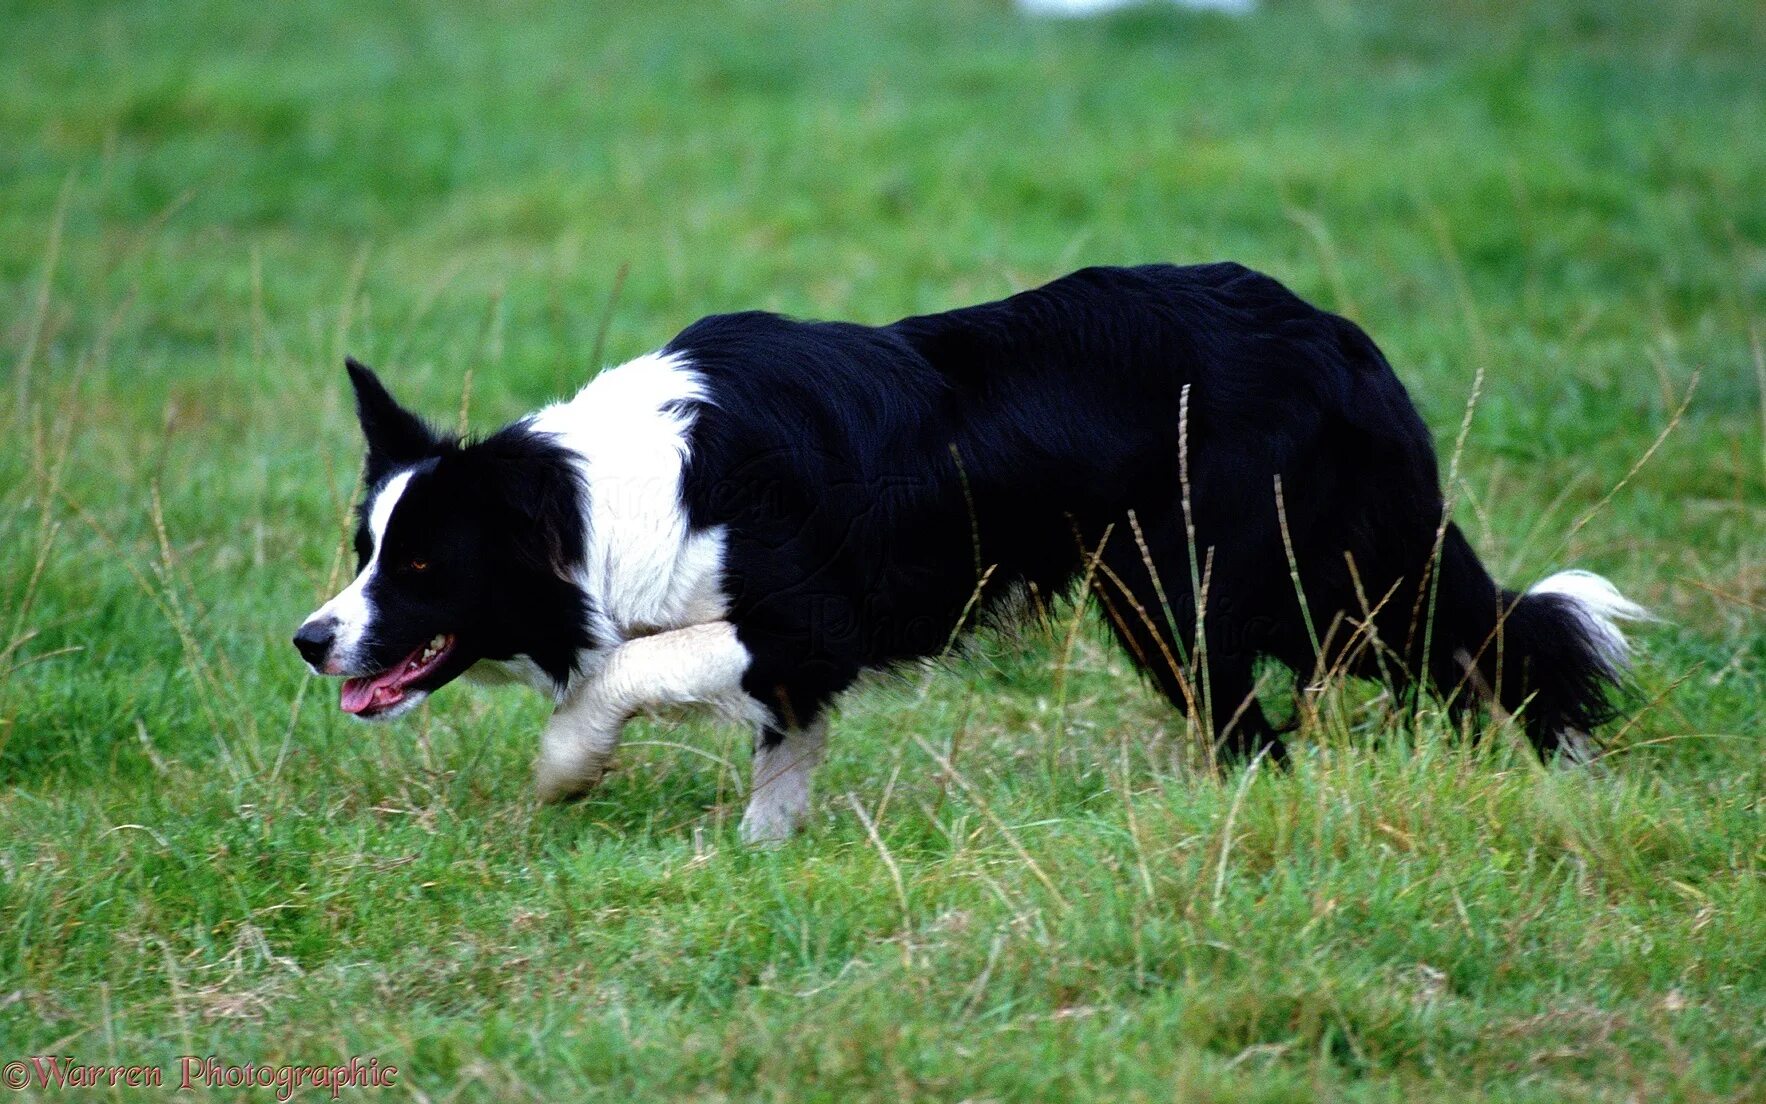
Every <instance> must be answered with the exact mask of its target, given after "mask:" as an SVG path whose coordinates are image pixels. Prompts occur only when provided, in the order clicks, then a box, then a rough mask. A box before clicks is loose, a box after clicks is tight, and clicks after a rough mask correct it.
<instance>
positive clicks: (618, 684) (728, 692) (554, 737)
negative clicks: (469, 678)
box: [534, 621, 769, 801]
mask: <svg viewBox="0 0 1766 1104" xmlns="http://www.w3.org/2000/svg"><path fill="white" fill-rule="evenodd" d="M749 661H750V657H749V654H748V649H747V648H745V647H743V646H742V642H741V641H740V640H738V639H737V638H736V630H735V627H734V626H732V625H731V624H730V623H729V622H727V621H713V622H710V623H707V624H703V625H691V626H688V627H687V628H684V629H675V630H673V631H670V632H662V633H657V634H656V635H654V636H642V637H639V638H637V639H636V640H630V641H627V642H626V643H624V644H622V645H620V646H619V647H618V648H615V649H614V650H613V652H612V654H611V655H609V656H608V657H607V659H606V661H605V662H604V663H602V664H601V665H600V667H599V668H597V669H596V670H595V671H594V673H593V674H592V675H588V676H585V677H584V679H583V681H582V684H581V685H579V686H576V687H573V688H572V689H571V692H570V693H569V694H568V695H567V696H566V697H565V699H564V701H563V702H562V703H560V704H559V706H558V709H557V711H556V712H555V713H553V714H552V720H551V721H550V722H549V723H548V724H547V725H546V731H545V733H544V734H543V735H542V736H541V738H540V757H539V760H538V761H537V762H536V763H535V764H534V782H535V785H536V787H537V788H538V791H539V796H540V800H542V801H562V800H564V799H567V798H571V797H576V796H578V795H580V794H582V793H584V792H586V791H587V790H589V789H591V788H593V787H594V786H595V784H596V783H598V782H600V780H601V776H602V775H603V774H604V773H606V770H607V764H608V762H609V761H610V760H611V759H612V758H613V752H614V750H615V749H616V748H618V747H619V735H620V729H621V728H622V727H624V725H625V722H626V720H627V719H628V718H630V717H631V716H632V715H633V714H634V713H639V712H643V711H646V710H651V709H666V708H670V707H675V706H690V705H704V706H710V707H712V708H713V709H716V710H718V711H719V712H722V713H724V714H726V715H729V716H732V717H735V718H738V719H741V720H743V721H746V722H748V723H750V724H754V725H759V724H760V723H762V722H763V721H764V719H765V718H766V717H767V716H769V713H768V711H767V710H766V709H765V708H764V707H763V706H762V705H761V704H760V703H759V702H757V701H755V700H754V699H753V698H751V697H749V696H748V694H747V693H745V692H744V691H743V689H742V676H743V675H744V674H745V673H746V672H747V670H748V666H749Z"/></svg>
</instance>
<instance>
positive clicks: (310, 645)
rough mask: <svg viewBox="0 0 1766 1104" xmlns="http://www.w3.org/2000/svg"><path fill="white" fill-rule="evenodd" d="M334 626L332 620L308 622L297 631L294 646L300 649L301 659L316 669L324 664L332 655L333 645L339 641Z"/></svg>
mask: <svg viewBox="0 0 1766 1104" xmlns="http://www.w3.org/2000/svg"><path fill="white" fill-rule="evenodd" d="M332 626H333V622H332V621H331V620H330V619H326V620H323V621H308V622H307V623H306V624H304V625H302V626H301V627H300V628H299V629H297V630H296V631H295V634H294V646H295V647H296V648H298V649H300V655H301V658H302V659H304V660H306V661H307V662H308V663H311V664H312V665H313V666H314V667H318V666H320V665H321V664H323V663H324V662H325V657H326V656H328V655H330V654H331V644H332V642H333V641H335V640H336V639H337V634H336V633H335V632H333V631H332Z"/></svg>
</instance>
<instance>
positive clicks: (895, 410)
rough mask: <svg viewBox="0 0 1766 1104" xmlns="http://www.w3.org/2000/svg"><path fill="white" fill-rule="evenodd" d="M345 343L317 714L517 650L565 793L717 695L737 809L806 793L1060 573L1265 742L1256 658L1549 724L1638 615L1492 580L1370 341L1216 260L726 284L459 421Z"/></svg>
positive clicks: (773, 833) (1596, 719)
mask: <svg viewBox="0 0 1766 1104" xmlns="http://www.w3.org/2000/svg"><path fill="white" fill-rule="evenodd" d="M349 373H350V380H351V382H352V383H353V384H354V387H355V393H356V403H357V410H358V414H359V416H360V419H361V424H362V431H363V434H364V435H365V436H366V438H367V473H366V480H365V485H366V487H367V492H366V496H365V498H364V499H363V501H362V504H361V509H360V524H359V525H358V527H357V530H356V536H355V544H356V555H357V558H358V561H359V567H360V571H359V574H358V575H357V576H356V578H355V580H354V581H353V582H351V583H350V584H349V586H348V587H346V588H345V589H344V590H343V591H342V592H341V593H340V594H338V595H337V596H336V597H334V598H332V599H331V600H330V601H328V602H326V603H325V604H324V605H323V606H322V607H320V608H319V610H318V611H316V612H315V613H314V614H313V615H312V616H311V617H310V618H308V619H307V621H306V623H305V624H303V625H302V626H301V627H300V630H299V632H298V633H297V634H296V635H295V638H294V642H295V645H296V647H298V648H299V650H300V653H301V655H302V656H303V657H305V659H306V661H307V662H308V663H309V664H310V665H311V666H312V668H313V670H314V671H316V672H318V673H321V674H326V675H341V676H344V677H345V681H344V683H343V691H342V707H343V709H344V710H345V711H347V712H349V713H352V714H355V715H356V716H358V717H394V716H397V715H399V714H401V713H404V712H407V711H409V710H410V709H412V708H413V707H414V706H415V705H416V704H417V703H418V702H420V701H422V700H423V699H424V697H425V696H427V695H428V694H430V693H431V692H433V691H434V690H436V689H437V688H439V687H441V686H442V685H444V684H445V683H447V682H449V681H450V680H452V679H454V678H455V677H456V676H458V675H461V674H464V673H467V672H468V671H470V672H473V673H474V674H475V675H477V676H481V677H482V676H487V675H488V676H495V677H498V678H509V677H514V678H516V679H519V680H521V681H525V682H528V683H530V684H532V685H534V686H537V687H539V688H540V689H542V690H544V691H545V692H546V693H549V694H551V695H552V697H553V698H554V700H555V702H556V711H555V712H554V713H553V714H552V717H551V720H550V722H549V723H548V724H547V726H546V730H545V733H544V735H543V736H542V738H541V746H540V755H539V759H538V762H537V765H536V777H537V782H538V788H539V794H540V796H541V798H543V799H545V800H559V799H564V798H569V797H573V796H576V795H580V794H582V793H583V792H585V791H586V790H587V789H588V788H589V787H591V786H593V785H595V783H596V782H597V781H598V780H599V779H600V778H601V776H602V773H603V772H604V771H605V769H606V768H607V765H608V761H609V759H610V758H611V756H612V755H613V753H614V750H615V747H616V746H617V745H618V743H619V736H620V729H621V727H622V725H623V724H624V723H625V721H626V720H627V719H628V718H629V717H631V716H632V715H634V714H635V713H638V712H643V711H648V710H652V709H658V708H666V707H672V706H682V705H703V706H710V707H712V708H714V709H716V710H719V711H721V712H722V713H724V714H725V715H727V716H729V717H732V718H735V719H739V720H740V721H742V722H744V723H746V724H748V725H750V726H751V727H752V729H753V732H754V779H753V785H752V793H751V797H750V800H749V804H748V808H747V811H746V813H745V815H744V817H743V821H742V830H743V835H744V837H745V838H746V839H749V840H753V841H771V840H778V839H782V838H784V837H786V836H788V835H789V834H790V833H791V831H792V830H793V829H794V828H795V827H796V826H797V825H798V823H799V822H800V821H801V819H802V818H803V815H804V812H805V809H806V806H807V804H808V801H809V792H810V775H811V772H812V771H813V769H814V767H815V765H816V763H817V761H818V760H819V759H820V758H821V755H822V745H823V736H824V732H825V729H826V723H827V722H826V714H827V710H828V706H829V703H830V701H831V700H832V699H833V698H834V697H835V696H836V695H837V694H839V693H840V692H841V691H842V690H844V689H845V688H846V687H847V686H849V685H850V684H851V683H852V682H853V681H854V679H856V678H857V677H858V676H859V674H860V673H861V672H863V671H866V670H870V669H876V668H886V667H889V666H891V665H894V664H900V663H903V662H906V661H911V660H915V659H919V658H922V657H928V656H935V655H938V654H940V653H942V652H943V651H944V650H945V649H946V648H947V647H948V646H949V645H950V643H951V641H952V640H953V639H955V638H956V637H957V636H958V635H960V634H961V633H962V632H963V631H964V630H967V629H969V628H972V627H973V626H974V625H976V624H977V623H978V622H983V621H986V620H987V619H988V618H989V617H993V618H995V619H997V618H1001V617H1005V616H1007V615H1008V614H1009V611H1011V610H1014V609H1022V608H1023V607H1024V606H1025V605H1026V604H1028V605H1029V606H1030V607H1031V608H1033V609H1034V608H1044V609H1046V608H1047V607H1046V603H1047V602H1049V601H1051V600H1057V599H1060V598H1061V597H1063V596H1068V595H1072V594H1073V593H1074V592H1075V591H1076V590H1078V589H1079V588H1080V586H1081V585H1082V583H1083V585H1085V586H1088V587H1090V588H1091V590H1092V591H1093V592H1094V593H1095V596H1096V598H1097V600H1098V602H1099V605H1100V607H1101V609H1102V611H1103V613H1104V615H1105V618H1106V620H1107V621H1108V623H1109V625H1110V628H1111V629H1112V630H1113V632H1114V633H1115V635H1116V637H1117V639H1118V640H1119V641H1120V642H1121V644H1122V646H1123V647H1124V648H1125V649H1126V650H1127V652H1128V654H1129V655H1130V656H1131V657H1132V658H1133V659H1134V661H1135V662H1136V663H1137V664H1138V665H1139V666H1140V668H1141V669H1142V670H1143V671H1145V673H1146V674H1147V675H1148V676H1149V677H1150V678H1151V679H1152V680H1153V681H1154V682H1155V683H1156V684H1157V685H1158V687H1159V688H1160V689H1161V690H1162V691H1163V692H1164V694H1165V695H1166V697H1167V698H1169V699H1170V701H1171V702H1172V703H1173V704H1174V705H1175V706H1176V707H1177V708H1178V709H1180V710H1182V711H1183V712H1184V713H1185V714H1186V715H1187V716H1189V717H1192V718H1195V719H1196V720H1197V721H1198V723H1199V724H1201V725H1202V726H1204V731H1208V732H1211V733H1212V734H1213V737H1214V739H1215V741H1216V745H1215V746H1216V749H1217V750H1218V751H1220V752H1221V753H1222V754H1223V755H1224V756H1227V757H1235V756H1236V757H1241V758H1242V757H1248V756H1252V755H1255V754H1258V753H1266V754H1269V755H1270V756H1272V757H1274V758H1276V759H1278V760H1279V759H1280V758H1281V757H1282V756H1283V754H1284V749H1283V746H1282V743H1281V740H1280V736H1279V734H1278V733H1277V732H1276V730H1275V729H1273V728H1272V727H1271V725H1270V724H1269V722H1268V721H1267V720H1266V719H1265V717H1264V714H1263V711H1262V710H1261V709H1260V708H1259V706H1258V703H1257V699H1256V697H1255V696H1254V695H1253V693H1252V665H1253V662H1254V661H1255V660H1256V659H1257V657H1259V656H1271V657H1274V658H1275V659H1277V660H1279V661H1280V662H1282V663H1285V664H1286V665H1288V666H1289V667H1291V668H1293V669H1294V670H1295V671H1297V672H1299V673H1301V674H1302V676H1305V675H1307V674H1308V673H1310V672H1313V671H1315V670H1319V669H1321V668H1322V669H1332V668H1335V669H1341V670H1345V671H1347V672H1349V673H1350V674H1353V675H1356V676H1361V677H1367V678H1380V679H1383V680H1385V681H1386V682H1387V683H1389V684H1391V685H1393V687H1394V689H1396V690H1399V691H1402V692H1408V691H1414V690H1428V691H1431V692H1433V693H1435V694H1438V695H1439V696H1440V697H1442V698H1443V699H1445V700H1446V702H1447V704H1448V708H1449V709H1450V711H1455V712H1458V711H1463V710H1465V709H1466V708H1468V707H1475V706H1478V705H1485V706H1488V707H1489V708H1490V709H1491V710H1492V711H1493V712H1496V713H1498V714H1499V715H1511V716H1517V717H1518V718H1519V719H1520V722H1521V723H1522V724H1523V725H1524V727H1525V731H1526V732H1527V734H1528V735H1529V736H1530V738H1531V739H1532V742H1533V744H1534V745H1535V746H1536V747H1537V748H1538V749H1539V750H1540V751H1541V753H1551V752H1556V751H1559V750H1565V751H1570V752H1575V751H1577V750H1579V749H1581V748H1584V747H1586V745H1587V743H1588V734H1589V733H1590V732H1591V731H1592V730H1593V729H1594V728H1595V727H1596V726H1598V725H1600V724H1602V723H1603V722H1605V721H1607V720H1609V719H1611V717H1612V716H1613V714H1614V710H1613V708H1612V706H1611V705H1610V704H1609V694H1610V692H1611V691H1613V690H1614V689H1616V687H1617V684H1618V682H1619V680H1620V676H1621V672H1622V669H1623V666H1624V663H1625V660H1626V643H1625V638H1624V637H1623V636H1622V635H1621V634H1620V632H1619V630H1618V628H1617V626H1616V624H1615V622H1616V621H1618V620H1621V619H1626V618H1637V617H1643V616H1645V615H1644V611H1643V610H1642V609H1641V608H1639V607H1638V606H1637V605H1635V604H1634V603H1632V602H1630V601H1628V600H1627V599H1625V598H1624V597H1622V596H1621V595H1620V594H1619V592H1618V591H1617V590H1615V589H1614V588H1613V586H1612V585H1611V584H1610V583H1608V582H1606V581H1605V580H1604V579H1601V578H1600V577H1598V576H1595V575H1591V574H1588V573H1586V572H1579V571H1567V572H1562V573H1559V574H1556V575H1553V576H1551V577H1550V578H1548V579H1546V580H1545V581H1543V582H1541V583H1539V584H1538V585H1536V586H1534V587H1533V588H1532V589H1531V590H1528V591H1526V592H1525V593H1516V592H1514V591H1511V590H1505V589H1503V588H1502V587H1501V586H1499V585H1497V584H1496V583H1495V582H1494V581H1492V579H1491V577H1490V575H1489V574H1488V573H1487V572H1486V571H1485V569H1484V567H1483V566H1482V565H1481V564H1480V563H1479V562H1478V558H1477V556H1476V555H1475V554H1474V553H1473V551H1472V548H1471V546H1470V544H1468V543H1467V541H1466V539H1465V537H1464V536H1462V535H1461V533H1460V531H1459V529H1458V528H1456V527H1455V526H1453V525H1451V524H1448V525H1445V526H1443V523H1444V520H1445V519H1444V517H1443V501H1442V495H1441V490H1440V484H1439V479H1438V476H1437V472H1436V462H1435V453H1434V448H1433V445H1432V443H1431V440H1430V437H1429V432H1428V430H1427V428H1426V427H1425V426H1424V425H1423V422H1422V419H1421V418H1420V417H1419V416H1418V415H1417V412H1416V409H1415V408H1414V407H1413V406H1412V405H1411V401H1410V397H1409V395H1408V394H1407V393H1406V392H1405V389H1404V385H1403V384H1401V383H1400V382H1399V380H1398V377H1397V376H1396V375H1395V374H1394V373H1393V371H1392V368H1391V366H1390V365H1389V364H1388V363H1387V362H1386V359H1385V357H1384V356H1382V355H1381V353H1380V350H1379V349H1378V348H1377V347H1376V346H1375V345H1374V343H1373V341H1372V340H1371V339H1369V337H1368V336H1367V334H1365V333H1363V332H1362V330H1361V329H1360V328H1359V327H1357V326H1356V325H1355V324H1354V323H1352V322H1349V321H1347V320H1346V319H1343V318H1340V317H1338V316H1336V315H1334V314H1329V313H1326V312H1324V311H1321V310H1318V309H1316V308H1314V307H1312V306H1309V305H1308V304H1306V303H1305V302H1303V301H1302V300H1300V299H1299V298H1298V297H1296V296H1295V295H1294V294H1293V293H1291V292H1289V291H1288V290H1287V289H1286V288H1284V287H1283V286H1282V285H1281V284H1279V283H1277V282H1276V281H1275V280H1273V279H1271V278H1269V277H1267V276H1263V275H1260V274H1258V273H1256V272H1252V271H1250V270H1248V269H1246V268H1243V267H1241V266H1239V265H1234V264H1210V265H1197V266H1192V267H1174V266H1170V265H1149V266H1145V267H1139V268H1088V269H1085V270H1084V271H1081V272H1076V273H1074V274H1072V275H1070V276H1066V277H1063V278H1062V279H1059V280H1056V281H1054V282H1053V283H1051V284H1048V285H1047V286H1045V287H1041V288H1037V289H1035V290H1033V291H1026V292H1023V293H1022V294H1019V295H1014V296H1012V297H1011V298H1008V299H1003V300H1001V301H999V302H996V303H987V304H984V305H981V306H975V307H969V308H966V309H962V310H953V311H948V312H945V313H942V314H929V315H923V316H919V317H913V318H905V319H902V320H901V321H899V322H896V323H894V324H893V325H888V326H881V327H871V326H862V325H854V324H850V323H843V322H801V321H796V320H793V319H789V318H782V317H779V316H777V315H773V314H764V313H758V312H754V313H744V314H727V315H716V316H713V317H710V318H705V319H703V320H701V321H699V322H696V323H694V324H693V325H692V326H689V327H688V328H687V329H686V330H685V331H683V332H682V333H681V334H680V335H679V336H678V337H676V338H675V339H674V340H673V341H671V342H670V343H669V344H668V345H667V346H666V347H665V348H663V349H662V350H661V351H660V352H656V353H652V354H649V355H647V356H642V357H639V358H638V359H636V360H633V361H630V362H629V363H626V364H621V365H619V366H617V367H614V368H610V369H607V370H606V371H603V372H602V373H601V374H600V375H598V376H596V377H595V378H594V379H593V380H591V381H590V382H589V383H588V385H587V386H585V387H584V388H583V389H582V390H581V391H580V392H578V393H577V395H576V397H574V398H572V399H570V400H569V401H566V402H561V403H558V404H556V405H553V406H549V407H546V408H545V409H543V410H541V411H539V412H538V413H536V414H533V415H531V416H529V417H527V418H524V419H522V420H520V421H517V422H515V423H514V424H512V425H510V426H507V427H505V428H503V429H501V430H498V431H497V432H495V433H493V434H491V435H490V436H488V437H483V438H473V439H461V438H458V437H454V436H450V435H447V434H442V433H437V432H436V431H435V430H433V429H431V428H430V427H429V426H428V425H426V424H425V423H424V422H423V421H422V420H421V419H420V418H418V417H417V416H416V415H414V414H412V413H410V412H408V411H406V410H405V409H404V408H402V407H400V406H399V405H398V403H397V402H395V401H394V400H393V398H392V397H391V396H390V395H389V394H388V393H387V391H386V390H385V389H384V388H383V387H382V386H381V384H380V381H379V380H378V379H377V378H376V377H375V376H374V374H373V373H372V372H370V371H369V370H368V369H367V368H364V367H362V366H361V365H360V364H357V363H356V362H355V361H353V360H352V361H350V363H349ZM1026 598H1028V599H1029V601H1028V603H1026V601H1025V599H1026Z"/></svg>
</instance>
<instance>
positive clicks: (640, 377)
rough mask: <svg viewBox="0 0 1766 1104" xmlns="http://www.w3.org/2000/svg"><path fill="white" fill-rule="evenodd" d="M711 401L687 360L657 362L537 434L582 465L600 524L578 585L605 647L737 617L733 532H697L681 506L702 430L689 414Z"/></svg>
mask: <svg viewBox="0 0 1766 1104" xmlns="http://www.w3.org/2000/svg"><path fill="white" fill-rule="evenodd" d="M705 398H706V395H705V385H704V381H703V380H702V379H700V378H699V376H698V374H697V373H695V372H693V371H692V370H691V368H690V367H689V366H688V364H687V362H686V360H685V359H684V358H682V357H680V356H676V355H663V354H660V353H651V354H649V355H646V356H641V357H639V358H637V359H636V360H632V361H628V362H626V363H625V364H621V365H619V366H617V367H614V368H609V369H607V370H606V371H604V372H602V373H601V374H600V375H598V376H596V377H595V378H594V379H592V380H590V381H589V383H588V384H587V386H585V387H584V388H583V389H582V390H581V391H579V392H577V394H576V397H575V398H573V399H571V400H570V401H568V402H563V403H556V404H554V405H552V406H549V407H546V408H545V409H544V410H541V411H540V412H539V413H538V414H535V415H534V416H533V418H532V419H531V421H530V422H529V424H530V425H531V426H532V428H533V429H534V430H535V431H537V432H541V433H546V434H549V435H551V436H552V437H553V438H554V439H555V440H556V441H557V442H558V443H559V444H561V445H563V446H564V447H565V448H568V449H570V450H571V451H572V452H574V453H576V455H577V458H578V459H577V465H578V469H579V471H580V472H581V473H582V477H583V482H584V484H585V486H586V488H587V510H588V513H587V517H586V518H585V521H586V524H587V534H586V535H587V554H586V556H585V558H584V560H585V562H584V563H583V565H582V567H581V569H580V571H579V572H578V580H577V581H578V584H579V585H581V586H582V588H583V589H584V591H585V592H586V593H587V594H588V596H589V602H590V607H591V610H592V612H591V615H590V616H591V623H590V625H589V629H590V632H591V635H592V636H593V637H594V639H595V640H596V641H597V642H598V643H600V644H602V645H603V646H614V645H618V644H621V643H623V642H625V641H627V640H631V639H633V638H634V637H639V636H643V635H644V634H647V633H654V632H656V631H658V630H666V629H675V628H680V627H681V626H684V625H694V624H701V623H704V622H707V621H715V620H717V619H718V618H721V617H722V616H723V615H724V613H725V611H726V608H727V603H726V601H725V599H724V596H723V594H722V591H721V589H720V584H721V582H722V573H723V570H722V569H723V555H724V534H723V531H722V530H721V529H717V530H704V531H694V530H693V529H692V528H691V526H689V524H688V521H687V514H686V511H685V509H684V508H683V506H682V504H681V473H682V471H683V469H684V468H685V465H686V462H687V458H688V454H689V451H690V446H689V444H688V434H689V432H690V431H691V430H692V427H693V415H692V412H691V410H690V409H686V407H688V406H689V404H691V403H695V402H703V401H705Z"/></svg>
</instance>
